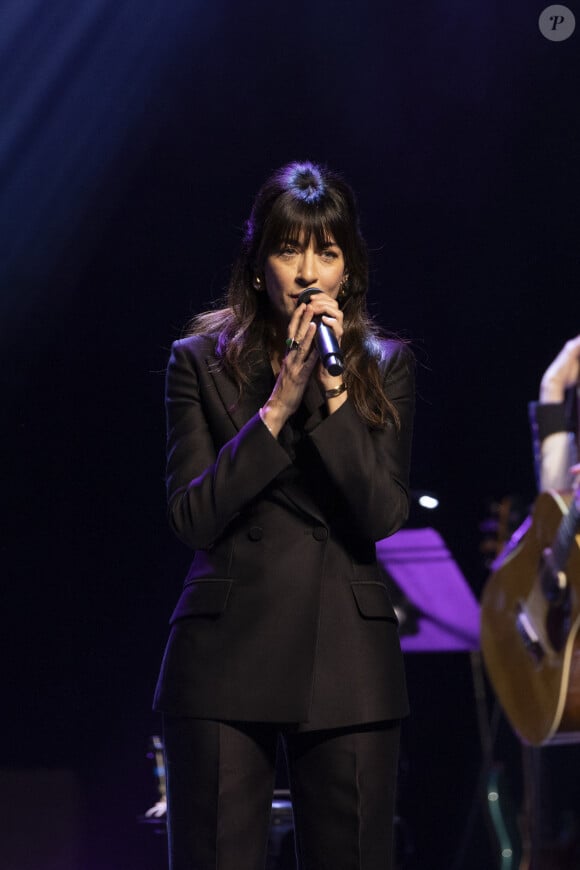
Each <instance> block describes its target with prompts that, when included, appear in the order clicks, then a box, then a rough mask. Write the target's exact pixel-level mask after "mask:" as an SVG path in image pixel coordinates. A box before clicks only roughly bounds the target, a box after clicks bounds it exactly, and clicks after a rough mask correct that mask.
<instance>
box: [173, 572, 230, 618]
mask: <svg viewBox="0 0 580 870" xmlns="http://www.w3.org/2000/svg"><path fill="white" fill-rule="evenodd" d="M232 583H233V581H232V580H195V581H193V582H192V583H189V584H188V585H187V586H186V587H185V589H184V590H183V592H182V593H181V595H180V597H179V601H178V602H177V607H176V608H175V610H174V611H173V613H172V614H171V619H170V620H169V624H170V625H172V624H173V623H174V622H176V620H178V619H183V618H184V617H185V616H220V615H221V614H222V613H223V612H224V611H225V609H226V607H227V603H228V598H229V595H230V590H231V588H232Z"/></svg>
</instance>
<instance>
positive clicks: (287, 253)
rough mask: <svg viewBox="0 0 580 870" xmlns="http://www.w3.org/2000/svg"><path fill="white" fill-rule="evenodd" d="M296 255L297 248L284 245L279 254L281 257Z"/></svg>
mask: <svg viewBox="0 0 580 870" xmlns="http://www.w3.org/2000/svg"><path fill="white" fill-rule="evenodd" d="M295 253H296V248H293V247H292V246H291V245H284V247H283V248H280V250H279V251H278V254H279V255H280V256H281V257H290V256H292V254H295Z"/></svg>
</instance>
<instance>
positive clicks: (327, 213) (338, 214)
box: [258, 192, 349, 264]
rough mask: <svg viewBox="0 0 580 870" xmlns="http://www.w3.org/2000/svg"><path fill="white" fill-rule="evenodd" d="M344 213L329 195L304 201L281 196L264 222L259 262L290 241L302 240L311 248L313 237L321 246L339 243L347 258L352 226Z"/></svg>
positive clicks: (284, 195)
mask: <svg viewBox="0 0 580 870" xmlns="http://www.w3.org/2000/svg"><path fill="white" fill-rule="evenodd" d="M344 212H345V209H344V207H343V208H340V207H339V206H338V205H337V204H336V203H335V202H333V200H332V198H331V197H329V196H322V197H321V198H320V199H319V200H318V201H317V202H305V201H301V200H298V201H297V200H296V198H295V197H294V196H293V195H292V194H291V193H290V192H287V193H285V194H282V195H281V196H280V197H278V199H277V201H276V202H275V203H274V205H273V207H272V210H271V211H270V214H269V215H268V217H267V219H266V221H265V223H264V229H263V233H262V239H261V244H260V248H259V251H258V262H259V263H260V264H263V262H264V260H265V259H266V257H267V256H269V255H270V254H271V253H273V252H274V251H276V250H277V249H278V248H280V247H281V246H282V245H284V244H285V243H287V242H298V241H300V243H301V244H303V245H305V246H308V245H309V244H310V240H311V239H312V238H313V237H314V240H315V242H316V244H317V245H318V246H319V247H323V246H324V245H327V244H328V243H329V242H336V244H337V245H338V246H339V247H340V248H341V249H342V250H343V252H344V253H345V255H346V253H347V250H346V248H348V247H349V244H348V242H349V225H348V222H347V220H346V219H345V213H344Z"/></svg>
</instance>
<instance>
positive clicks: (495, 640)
mask: <svg viewBox="0 0 580 870" xmlns="http://www.w3.org/2000/svg"><path fill="white" fill-rule="evenodd" d="M579 527H580V491H578V490H577V491H576V493H575V494H574V495H572V494H571V493H568V494H564V493H559V492H555V491H550V492H544V493H541V494H540V495H539V496H538V498H537V500H536V502H535V505H534V508H533V511H532V514H531V517H530V518H528V520H527V521H525V523H524V525H523V527H522V530H521V532H516V533H515V534H514V537H513V538H512V542H510V544H508V546H507V548H506V550H505V551H504V555H503V556H502V557H500V560H499V564H497V563H496V567H495V570H494V572H493V573H492V574H491V576H490V578H489V579H488V581H487V583H486V585H485V587H484V590H483V594H482V598H481V649H482V653H483V660H484V663H485V667H486V670H487V673H488V676H489V679H490V682H491V684H492V686H493V688H494V690H495V693H496V695H497V697H498V699H499V702H500V704H501V706H502V707H503V709H504V712H505V714H506V716H507V718H508V720H509V721H510V723H511V725H512V727H513V728H514V730H515V731H516V733H517V734H518V735H519V737H520V739H521V740H522V741H523V742H524V743H527V744H530V745H532V746H543V745H547V744H554V743H574V742H578V741H580V638H579V633H580V535H579V534H578V529H579Z"/></svg>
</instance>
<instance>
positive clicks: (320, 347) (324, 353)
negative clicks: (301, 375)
mask: <svg viewBox="0 0 580 870" xmlns="http://www.w3.org/2000/svg"><path fill="white" fill-rule="evenodd" d="M316 293H322V290H320V288H319V287H308V288H307V289H306V290H303V291H302V293H301V294H300V296H299V297H298V299H297V301H296V304H297V305H300V304H301V303H302V302H310V299H311V297H312V296H314V295H315V294H316ZM313 320H314V323H315V324H316V335H315V336H314V344H315V345H316V350H317V351H318V356H319V357H320V361H321V363H322V365H323V366H324V368H325V369H326V371H327V372H328V374H329V375H332V376H333V377H336V376H337V375H341V374H342V373H343V372H344V358H343V356H342V351H341V349H340V347H339V344H338V340H337V338H336V335H335V334H334V332H333V331H332V329H331V328H330V326H327V325H326V323H323V322H322V319H321V318H320V317H315V318H314V319H313Z"/></svg>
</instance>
